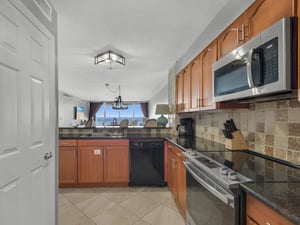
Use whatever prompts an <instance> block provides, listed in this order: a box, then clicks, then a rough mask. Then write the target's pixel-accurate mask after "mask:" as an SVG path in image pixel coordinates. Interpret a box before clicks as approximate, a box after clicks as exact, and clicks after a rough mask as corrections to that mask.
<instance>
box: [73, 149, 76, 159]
mask: <svg viewBox="0 0 300 225" xmlns="http://www.w3.org/2000/svg"><path fill="white" fill-rule="evenodd" d="M73 152H74V158H75V159H76V149H74V151H73Z"/></svg>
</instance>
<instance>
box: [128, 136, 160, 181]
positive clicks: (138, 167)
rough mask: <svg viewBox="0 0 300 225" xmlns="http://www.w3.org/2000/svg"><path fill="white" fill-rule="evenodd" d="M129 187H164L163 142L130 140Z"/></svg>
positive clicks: (158, 140)
mask: <svg viewBox="0 0 300 225" xmlns="http://www.w3.org/2000/svg"><path fill="white" fill-rule="evenodd" d="M130 185H131V186H164V185H165V182H164V141H163V140H162V139H131V140H130Z"/></svg>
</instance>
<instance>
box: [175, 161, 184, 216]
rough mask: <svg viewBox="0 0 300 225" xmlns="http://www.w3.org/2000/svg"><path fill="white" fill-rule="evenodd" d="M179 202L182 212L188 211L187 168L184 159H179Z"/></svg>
mask: <svg viewBox="0 0 300 225" xmlns="http://www.w3.org/2000/svg"><path fill="white" fill-rule="evenodd" d="M177 165H178V204H179V207H180V210H181V212H182V214H183V215H184V216H185V211H186V170H185V166H184V164H183V161H182V160H178V164H177Z"/></svg>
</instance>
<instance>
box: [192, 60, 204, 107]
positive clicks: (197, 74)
mask: <svg viewBox="0 0 300 225" xmlns="http://www.w3.org/2000/svg"><path fill="white" fill-rule="evenodd" d="M200 62H201V61H200V56H197V57H196V58H195V59H194V60H193V62H192V63H191V82H190V83H191V101H190V102H191V108H190V111H197V110H199V109H200V99H202V96H201V95H200V87H201V86H202V79H201V63H200ZM201 94H202V92H201Z"/></svg>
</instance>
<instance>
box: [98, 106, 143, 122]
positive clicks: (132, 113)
mask: <svg viewBox="0 0 300 225" xmlns="http://www.w3.org/2000/svg"><path fill="white" fill-rule="evenodd" d="M127 105H128V109H125V110H114V109H112V104H111V103H104V104H102V106H101V107H100V109H99V110H98V112H97V113H96V126H118V125H119V124H120V122H121V121H122V120H124V119H128V120H129V126H143V125H144V120H145V117H144V114H143V112H142V109H141V105H140V104H139V103H135V104H127Z"/></svg>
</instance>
